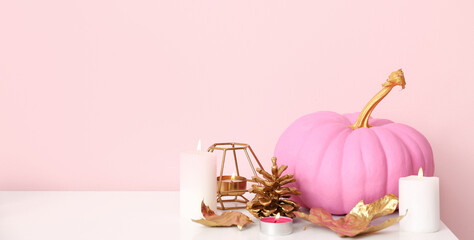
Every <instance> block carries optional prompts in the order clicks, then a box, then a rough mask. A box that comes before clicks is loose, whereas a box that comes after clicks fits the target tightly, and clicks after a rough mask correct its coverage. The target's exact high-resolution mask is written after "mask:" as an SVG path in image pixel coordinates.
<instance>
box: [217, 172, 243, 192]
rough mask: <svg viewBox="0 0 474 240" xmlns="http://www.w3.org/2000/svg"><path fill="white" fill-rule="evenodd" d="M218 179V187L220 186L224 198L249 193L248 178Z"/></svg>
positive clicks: (223, 177) (228, 177)
mask: <svg viewBox="0 0 474 240" xmlns="http://www.w3.org/2000/svg"><path fill="white" fill-rule="evenodd" d="M220 180H221V177H220V176H219V177H217V187H218V188H219V184H220V188H219V189H220V193H221V194H222V195H223V196H236V195H242V194H244V193H245V192H246V191H247V178H245V177H241V176H234V177H232V176H222V181H220Z"/></svg>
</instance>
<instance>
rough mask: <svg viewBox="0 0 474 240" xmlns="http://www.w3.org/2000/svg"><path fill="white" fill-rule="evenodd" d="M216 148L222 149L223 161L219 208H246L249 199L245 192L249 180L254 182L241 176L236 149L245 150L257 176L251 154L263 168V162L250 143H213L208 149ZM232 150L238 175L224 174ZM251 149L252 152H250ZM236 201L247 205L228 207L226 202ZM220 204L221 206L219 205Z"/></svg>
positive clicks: (218, 198) (218, 192)
mask: <svg viewBox="0 0 474 240" xmlns="http://www.w3.org/2000/svg"><path fill="white" fill-rule="evenodd" d="M215 150H219V151H222V163H221V170H220V174H219V176H218V177H217V204H218V206H217V209H220V210H229V209H241V208H245V207H246V205H247V202H248V201H249V200H248V199H247V198H246V197H244V194H245V193H246V192H248V190H247V181H249V182H254V181H253V180H252V179H247V178H245V177H243V176H240V172H239V163H238V160H237V153H236V151H243V152H244V153H245V156H246V157H247V160H248V163H249V165H250V169H252V172H253V174H254V176H257V172H256V171H255V167H254V165H253V163H252V159H251V157H250V154H252V156H253V158H254V159H255V162H256V163H257V164H258V167H260V168H261V169H263V166H262V164H261V163H260V161H259V160H258V158H257V156H256V155H255V153H254V151H253V150H252V148H251V147H250V145H248V144H246V143H235V142H230V143H214V144H213V145H211V146H210V147H209V148H208V149H207V151H208V152H214V151H215ZM228 151H231V152H232V153H233V155H234V164H235V171H236V173H237V175H236V176H232V177H231V176H228V175H227V176H224V175H223V174H224V165H225V160H226V153H227V152H228ZM249 151H250V154H249ZM224 197H232V198H230V199H224ZM228 202H234V203H244V204H245V205H242V206H231V207H226V206H225V205H224V203H228ZM219 205H220V206H219Z"/></svg>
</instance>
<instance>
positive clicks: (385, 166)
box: [275, 111, 434, 214]
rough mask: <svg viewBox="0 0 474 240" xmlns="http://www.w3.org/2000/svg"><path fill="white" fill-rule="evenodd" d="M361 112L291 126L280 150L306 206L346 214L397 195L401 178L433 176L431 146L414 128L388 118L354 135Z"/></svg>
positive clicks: (372, 122) (318, 116) (311, 118)
mask: <svg viewBox="0 0 474 240" xmlns="http://www.w3.org/2000/svg"><path fill="white" fill-rule="evenodd" d="M358 116H359V113H352V114H344V115H340V114H338V113H335V112H327V111H326V112H316V113H312V114H309V115H306V116H303V117H301V118H299V119H298V120H296V121H295V122H294V123H292V124H291V125H290V126H289V127H288V128H287V129H286V130H285V132H284V133H283V134H282V135H281V137H280V139H279V140H278V143H277V145H276V148H275V156H276V157H277V158H278V163H279V164H284V165H288V170H287V173H290V174H294V175H295V179H296V182H295V183H294V184H293V185H295V186H296V187H297V188H298V189H299V190H300V191H301V195H300V196H296V197H295V200H296V201H297V202H299V203H300V204H301V205H302V206H303V207H306V208H316V207H322V208H324V209H325V210H327V211H329V212H330V213H332V214H346V213H349V212H350V211H351V210H352V208H354V206H355V205H356V204H357V203H358V202H359V201H360V200H364V202H366V203H371V202H374V201H375V200H377V199H379V198H381V197H383V196H385V195H387V194H391V193H393V194H395V195H397V196H398V179H399V178H400V177H406V176H409V175H416V174H417V173H418V170H419V168H420V167H421V168H423V169H424V172H425V175H426V176H433V172H434V162H433V152H432V151H431V146H430V144H429V143H428V141H427V140H426V138H425V137H424V136H423V135H421V134H420V133H419V132H418V131H416V130H415V129H413V128H411V127H409V126H407V125H404V124H400V123H394V122H392V121H390V120H386V119H374V118H371V119H370V120H369V124H370V125H371V126H372V127H371V128H358V129H355V130H353V129H352V128H351V127H350V126H351V125H352V124H354V123H355V121H356V119H357V117H358Z"/></svg>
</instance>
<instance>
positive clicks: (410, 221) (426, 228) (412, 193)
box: [398, 168, 440, 232]
mask: <svg viewBox="0 0 474 240" xmlns="http://www.w3.org/2000/svg"><path fill="white" fill-rule="evenodd" d="M398 183H399V204H400V205H399V214H400V215H405V213H406V212H407V210H408V213H407V214H406V216H405V217H404V218H403V219H402V220H401V221H400V230H401V231H405V232H436V231H438V230H439V227H440V216H439V178H438V177H424V176H423V170H422V169H421V168H420V172H419V173H418V176H408V177H402V178H400V180H399V182H398Z"/></svg>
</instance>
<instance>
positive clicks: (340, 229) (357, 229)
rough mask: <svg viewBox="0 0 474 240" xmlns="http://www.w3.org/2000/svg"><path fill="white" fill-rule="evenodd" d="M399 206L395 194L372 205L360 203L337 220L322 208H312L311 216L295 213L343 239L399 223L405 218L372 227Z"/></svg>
mask: <svg viewBox="0 0 474 240" xmlns="http://www.w3.org/2000/svg"><path fill="white" fill-rule="evenodd" d="M397 204H398V198H397V197H396V196H395V195H394V194H389V195H386V196H384V197H383V198H381V199H379V200H377V201H375V202H373V203H370V204H364V202H363V201H360V202H359V203H357V205H356V206H355V207H354V208H353V209H352V210H351V211H350V212H349V213H348V214H347V215H346V216H345V217H344V218H340V219H337V220H334V219H333V218H332V215H331V213H329V212H328V211H326V210H324V209H322V208H312V209H311V210H310V214H309V215H308V214H305V213H302V212H295V214H296V216H297V217H300V218H303V219H305V220H307V221H310V222H312V223H314V224H317V225H320V226H323V227H327V228H329V229H331V230H333V231H334V232H336V233H337V234H339V236H341V237H354V236H357V235H360V234H365V233H371V232H376V231H379V230H382V229H384V228H387V227H389V226H391V225H393V224H395V223H397V222H399V221H400V220H401V219H402V218H403V217H404V216H399V217H396V218H390V219H388V220H386V221H385V222H383V223H382V224H379V225H370V222H371V221H372V220H374V219H376V218H379V217H381V216H385V215H387V214H391V213H393V212H394V211H395V209H396V208H397Z"/></svg>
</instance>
